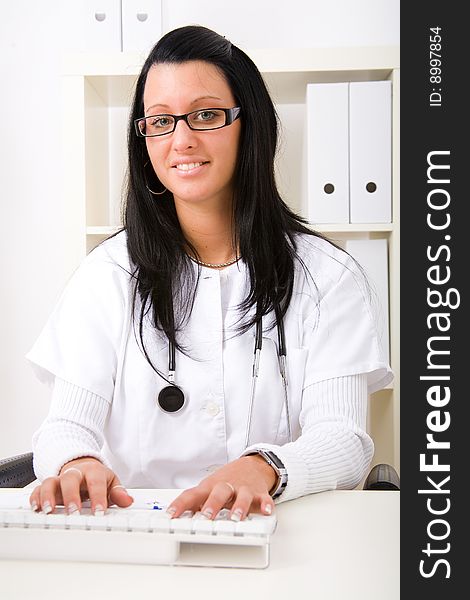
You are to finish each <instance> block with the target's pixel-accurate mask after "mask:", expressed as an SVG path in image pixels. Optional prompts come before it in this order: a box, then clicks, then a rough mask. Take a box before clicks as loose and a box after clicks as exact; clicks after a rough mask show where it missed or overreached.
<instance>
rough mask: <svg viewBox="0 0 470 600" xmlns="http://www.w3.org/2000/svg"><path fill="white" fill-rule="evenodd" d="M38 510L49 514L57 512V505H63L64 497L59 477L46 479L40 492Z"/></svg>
mask: <svg viewBox="0 0 470 600" xmlns="http://www.w3.org/2000/svg"><path fill="white" fill-rule="evenodd" d="M37 497H38V510H42V511H43V512H45V513H46V514H49V513H51V512H53V511H54V510H55V507H56V505H57V504H61V502H62V495H61V490H60V483H59V478H58V477H48V478H47V479H45V480H44V481H43V482H42V484H41V486H40V487H39V492H38V496H37Z"/></svg>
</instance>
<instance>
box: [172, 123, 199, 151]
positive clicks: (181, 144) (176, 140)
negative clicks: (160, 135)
mask: <svg viewBox="0 0 470 600" xmlns="http://www.w3.org/2000/svg"><path fill="white" fill-rule="evenodd" d="M196 133H197V132H195V131H194V130H193V129H191V128H190V127H189V125H188V124H187V123H186V121H184V120H183V119H181V120H180V121H178V123H176V128H175V130H174V131H173V134H172V137H173V140H172V142H173V148H174V149H175V150H176V151H177V152H181V151H184V150H186V149H187V148H194V147H195V146H196V145H197V137H196Z"/></svg>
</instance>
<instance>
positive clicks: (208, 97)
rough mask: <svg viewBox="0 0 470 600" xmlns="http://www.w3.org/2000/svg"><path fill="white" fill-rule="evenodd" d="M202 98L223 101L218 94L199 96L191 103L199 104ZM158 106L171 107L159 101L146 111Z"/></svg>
mask: <svg viewBox="0 0 470 600" xmlns="http://www.w3.org/2000/svg"><path fill="white" fill-rule="evenodd" d="M201 100H220V101H222V98H219V97H218V96H199V98H196V99H195V100H191V102H190V104H197V103H198V102H201ZM156 106H161V107H162V108H167V109H169V108H170V107H169V106H168V104H159V103H157V104H152V106H149V107H148V108H147V110H146V111H145V112H146V113H147V112H148V111H149V110H150V109H154V108H155V107H156Z"/></svg>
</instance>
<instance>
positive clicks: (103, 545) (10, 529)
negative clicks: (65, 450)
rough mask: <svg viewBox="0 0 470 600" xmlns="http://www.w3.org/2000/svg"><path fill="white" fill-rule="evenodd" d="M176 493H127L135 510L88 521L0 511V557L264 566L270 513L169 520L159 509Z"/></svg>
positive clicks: (87, 514)
mask: <svg viewBox="0 0 470 600" xmlns="http://www.w3.org/2000/svg"><path fill="white" fill-rule="evenodd" d="M179 492H180V490H130V493H131V495H132V496H133V497H134V499H135V501H134V504H133V505H132V506H131V507H130V508H128V509H123V508H117V507H112V508H109V509H108V510H107V511H106V513H105V515H104V516H101V517H100V516H98V517H97V516H94V515H92V514H91V511H90V508H89V507H87V506H86V505H85V506H84V508H83V509H82V512H81V514H79V515H67V514H65V511H64V508H63V507H57V508H56V510H55V512H54V513H52V514H48V515H46V514H45V513H42V512H40V513H35V512H33V511H31V509H30V508H24V507H17V508H16V507H11V508H9V507H6V506H4V504H5V502H3V508H2V506H1V505H0V558H6V559H29V560H41V559H43V560H73V561H92V562H95V561H99V562H118V563H140V564H155V565H157V564H167V565H170V564H171V565H178V564H181V565H198V566H234V567H252V568H264V567H266V566H268V564H269V542H270V536H271V535H272V534H273V533H274V531H275V529H276V525H277V519H276V516H275V515H271V516H264V515H259V514H255V513H252V514H249V515H248V516H247V518H246V519H244V520H243V521H238V522H236V521H232V520H230V511H228V510H227V509H223V510H222V511H220V513H219V514H218V515H217V517H216V518H215V519H214V520H208V519H205V518H203V517H202V516H201V515H200V513H196V514H195V515H192V514H191V513H183V515H181V517H179V518H177V519H170V517H169V516H168V514H167V513H166V507H167V506H168V504H169V503H170V502H171V500H172V499H173V498H174V497H175V496H176V495H178V493H179Z"/></svg>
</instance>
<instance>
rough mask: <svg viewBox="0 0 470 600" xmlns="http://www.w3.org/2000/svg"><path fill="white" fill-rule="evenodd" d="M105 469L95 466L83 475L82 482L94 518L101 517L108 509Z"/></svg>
mask: <svg viewBox="0 0 470 600" xmlns="http://www.w3.org/2000/svg"><path fill="white" fill-rule="evenodd" d="M106 470H107V469H106V467H103V466H102V465H96V466H93V467H90V468H88V469H87V470H86V471H85V472H84V474H83V477H84V481H85V484H86V489H87V490H88V496H89V498H90V505H91V512H92V513H93V514H94V515H96V516H103V515H104V511H105V510H106V509H107V508H108V484H107V473H106Z"/></svg>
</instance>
